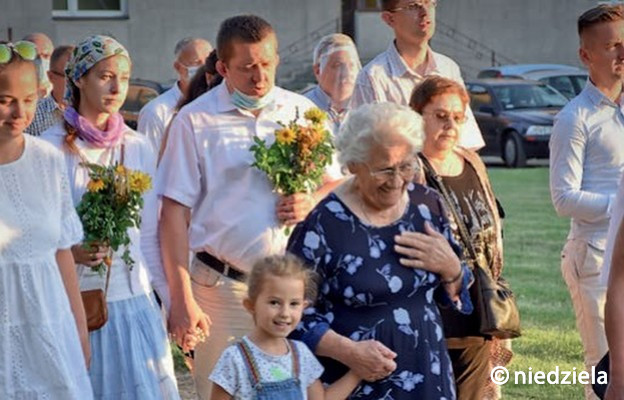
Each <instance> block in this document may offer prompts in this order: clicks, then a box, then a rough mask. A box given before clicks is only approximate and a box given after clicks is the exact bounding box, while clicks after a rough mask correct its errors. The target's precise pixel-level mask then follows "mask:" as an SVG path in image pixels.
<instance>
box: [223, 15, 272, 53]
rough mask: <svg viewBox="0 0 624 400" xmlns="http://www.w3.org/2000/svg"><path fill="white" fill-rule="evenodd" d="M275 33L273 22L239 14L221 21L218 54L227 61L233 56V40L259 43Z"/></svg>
mask: <svg viewBox="0 0 624 400" xmlns="http://www.w3.org/2000/svg"><path fill="white" fill-rule="evenodd" d="M273 33H275V31H274V30H273V27H272V26H271V24H269V23H268V22H267V21H265V20H264V19H262V18H260V17H258V16H255V15H237V16H235V17H232V18H228V19H226V20H225V21H223V22H222V23H221V26H220V27H219V33H217V55H218V57H219V60H222V61H224V62H227V61H228V60H229V59H230V58H231V57H232V50H233V46H232V44H233V42H235V41H240V42H243V43H258V42H260V41H261V40H263V39H264V38H266V37H267V36H268V35H270V34H273Z"/></svg>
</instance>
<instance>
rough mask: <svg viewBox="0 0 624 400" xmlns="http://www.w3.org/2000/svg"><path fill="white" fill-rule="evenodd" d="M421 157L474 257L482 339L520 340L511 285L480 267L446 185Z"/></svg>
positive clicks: (463, 241) (427, 161)
mask: <svg viewBox="0 0 624 400" xmlns="http://www.w3.org/2000/svg"><path fill="white" fill-rule="evenodd" d="M419 156H420V158H421V160H422V161H423V164H424V167H425V171H426V172H427V174H429V175H431V176H432V177H433V179H434V182H435V184H434V186H435V189H437V190H438V191H439V192H440V194H441V195H442V197H443V198H444V201H445V203H446V204H447V208H448V210H449V211H450V212H451V214H452V215H453V218H454V219H455V223H456V224H457V227H458V228H459V235H460V237H461V240H462V244H463V245H464V249H465V250H466V251H467V252H468V255H469V257H470V259H469V260H467V261H468V265H469V266H470V267H471V270H472V273H473V275H474V278H475V282H474V285H476V287H477V290H476V293H477V299H476V303H477V304H474V306H475V311H476V312H477V313H478V316H479V326H480V327H479V332H480V333H481V334H482V335H485V336H493V337H496V338H499V339H513V338H517V337H519V336H520V335H521V331H520V312H519V311H518V305H517V304H516V297H515V296H514V294H513V292H512V291H511V288H510V286H509V283H508V282H507V281H506V280H505V279H504V278H503V277H502V276H499V277H494V276H493V275H492V273H491V271H490V269H489V268H487V266H481V265H479V258H478V257H477V253H476V251H475V250H474V247H473V246H472V241H471V240H470V235H469V234H468V228H467V227H466V225H465V224H464V221H463V219H462V218H461V217H460V216H459V215H458V213H457V210H456V209H455V207H454V206H453V202H452V200H451V196H450V194H449V192H448V189H447V188H446V186H445V185H444V183H443V182H442V178H441V177H440V175H438V174H437V173H436V172H435V170H434V169H433V167H432V166H431V164H429V160H427V159H426V158H425V156H424V155H422V154H419Z"/></svg>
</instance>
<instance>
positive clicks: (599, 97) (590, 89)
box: [583, 79, 624, 108]
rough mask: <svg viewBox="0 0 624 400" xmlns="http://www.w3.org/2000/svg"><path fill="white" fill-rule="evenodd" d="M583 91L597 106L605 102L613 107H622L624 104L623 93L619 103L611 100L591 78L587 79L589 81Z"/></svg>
mask: <svg viewBox="0 0 624 400" xmlns="http://www.w3.org/2000/svg"><path fill="white" fill-rule="evenodd" d="M583 92H584V93H585V94H586V95H587V97H588V98H589V100H590V101H591V102H592V103H593V104H594V105H595V106H600V105H602V104H605V105H609V106H612V107H618V108H620V107H622V106H623V105H624V102H623V99H622V95H620V99H619V100H618V102H617V103H616V102H613V101H611V99H609V98H608V97H607V96H605V94H604V93H602V92H601V91H600V89H598V88H597V87H596V85H594V84H593V82H592V81H591V79H587V83H585V88H584V89H583ZM623 93H624V88H623Z"/></svg>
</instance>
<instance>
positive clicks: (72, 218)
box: [54, 152, 84, 249]
mask: <svg viewBox="0 0 624 400" xmlns="http://www.w3.org/2000/svg"><path fill="white" fill-rule="evenodd" d="M59 153H60V152H59ZM54 161H55V165H54V166H55V167H56V170H57V171H56V172H57V173H58V174H57V178H58V180H59V182H58V183H59V185H58V187H59V190H60V192H61V196H60V199H61V200H60V201H61V236H60V238H59V243H58V245H57V248H59V249H68V248H70V247H71V246H73V245H74V244H76V243H80V242H82V240H83V237H84V233H83V230H82V222H81V221H80V218H79V217H78V214H77V213H76V209H75V208H74V201H73V200H72V196H71V187H70V184H69V177H68V174H67V165H66V163H65V160H64V159H63V157H62V156H61V155H60V154H59V156H58V157H55V160H54Z"/></svg>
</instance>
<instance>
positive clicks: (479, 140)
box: [351, 0, 485, 150]
mask: <svg viewBox="0 0 624 400" xmlns="http://www.w3.org/2000/svg"><path fill="white" fill-rule="evenodd" d="M436 4H437V0H382V1H381V6H382V10H383V11H382V13H381V19H382V20H383V21H384V22H385V23H386V24H387V25H388V26H389V27H390V28H391V29H392V30H393V31H394V41H393V42H392V43H390V46H388V49H387V50H386V51H385V52H383V53H381V54H379V55H378V56H377V57H375V58H374V59H373V60H372V61H371V62H369V63H368V64H367V65H366V66H365V67H364V68H363V69H362V71H360V73H359V75H358V77H357V80H356V83H355V90H354V92H353V97H352V98H351V102H352V104H351V105H352V108H356V107H358V106H360V105H362V104H366V103H379V102H383V101H390V102H394V103H398V104H403V105H406V106H407V105H409V99H410V97H411V94H412V91H413V90H414V87H416V86H417V85H418V84H419V83H420V82H422V80H423V79H424V78H425V77H427V76H428V75H440V76H443V77H445V78H449V79H453V80H455V81H457V82H459V83H461V84H462V85H463V84H464V81H463V79H462V77H461V72H460V70H459V66H458V65H457V64H456V63H455V62H454V61H453V60H451V59H450V58H449V57H447V56H444V55H442V54H439V53H436V52H434V51H433V50H431V48H430V47H429V41H430V40H431V38H432V37H433V33H434V31H435V12H436ZM466 116H467V117H468V121H467V122H466V124H465V125H464V128H463V129H464V131H463V134H462V136H461V140H460V143H459V144H460V145H461V146H463V147H466V148H469V149H473V150H478V149H480V148H481V147H483V146H484V145H485V142H484V141H483V137H482V136H481V130H479V126H478V125H477V122H476V121H475V118H474V116H473V114H472V110H471V109H470V107H467V109H466Z"/></svg>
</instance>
